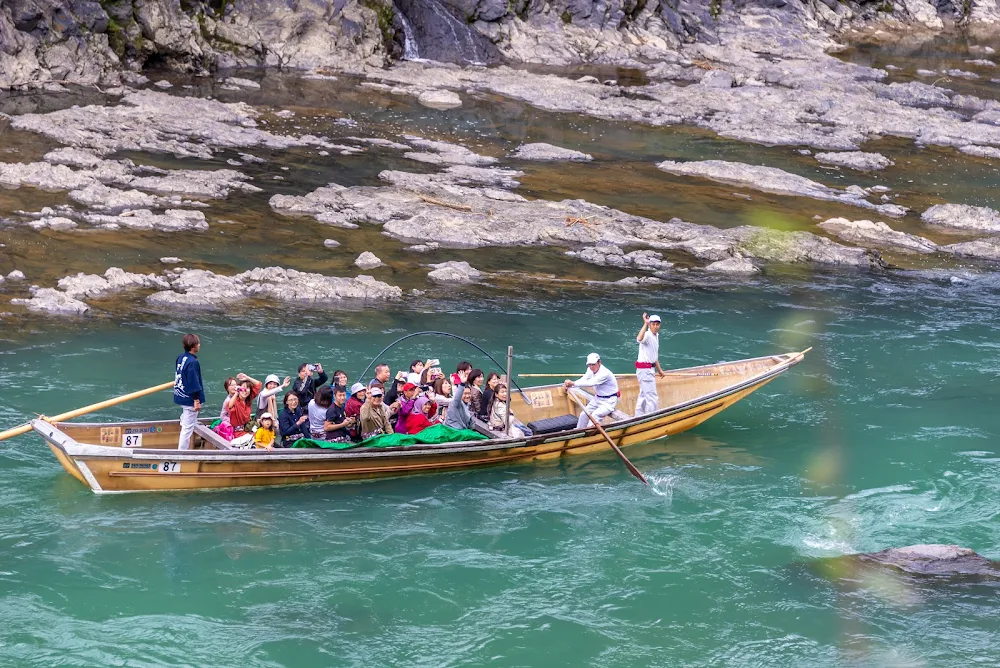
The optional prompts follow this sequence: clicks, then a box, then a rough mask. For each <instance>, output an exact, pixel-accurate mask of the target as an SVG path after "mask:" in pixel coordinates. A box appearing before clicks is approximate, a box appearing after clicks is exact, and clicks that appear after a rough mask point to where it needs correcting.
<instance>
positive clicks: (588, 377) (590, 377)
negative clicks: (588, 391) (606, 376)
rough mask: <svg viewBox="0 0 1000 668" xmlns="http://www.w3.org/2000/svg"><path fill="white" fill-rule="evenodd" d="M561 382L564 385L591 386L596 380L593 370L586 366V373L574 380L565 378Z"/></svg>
mask: <svg viewBox="0 0 1000 668" xmlns="http://www.w3.org/2000/svg"><path fill="white" fill-rule="evenodd" d="M563 384H564V385H565V386H566V387H593V386H594V385H596V384H597V382H596V381H595V380H594V372H593V371H591V370H590V369H589V368H588V369H587V373H585V374H583V375H582V376H580V377H579V378H577V379H576V380H567V381H565V382H564V383H563Z"/></svg>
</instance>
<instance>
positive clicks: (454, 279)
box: [427, 260, 483, 285]
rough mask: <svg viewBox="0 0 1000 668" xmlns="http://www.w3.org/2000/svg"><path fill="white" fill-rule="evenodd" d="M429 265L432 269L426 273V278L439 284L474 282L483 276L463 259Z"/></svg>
mask: <svg viewBox="0 0 1000 668" xmlns="http://www.w3.org/2000/svg"><path fill="white" fill-rule="evenodd" d="M430 266H431V267H433V271H431V272H430V273H429V274H427V278H429V279H430V280H432V281H434V282H435V283H438V284H441V285H459V284H465V283H475V282H476V281H478V280H479V279H480V278H482V276H483V274H482V272H481V271H479V270H478V269H474V268H473V267H472V266H470V265H469V263H468V262H465V261H461V262H457V261H454V260H452V261H449V262H441V263H439V264H432V265H430Z"/></svg>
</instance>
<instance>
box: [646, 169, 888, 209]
mask: <svg viewBox="0 0 1000 668" xmlns="http://www.w3.org/2000/svg"><path fill="white" fill-rule="evenodd" d="M656 166H657V167H658V168H659V169H661V170H663V171H665V172H668V173H670V174H682V175H685V176H698V177H702V178H707V179H711V180H713V181H720V182H723V183H731V184H735V185H739V186H744V187H750V188H755V189H757V190H762V191H764V192H770V193H775V194H777V195H794V196H798V197H812V198H813V199H819V200H826V201H831V202H841V203H843V204H850V205H851V206H858V207H861V208H865V209H871V210H873V211H878V212H879V213H881V214H883V215H886V216H892V217H901V216H904V215H906V212H907V209H905V208H904V207H901V206H898V205H895V204H872V203H871V202H869V201H868V200H866V199H864V191H863V190H860V191H851V190H847V191H842V190H837V189H835V188H830V187H828V186H825V185H823V184H821V183H817V182H816V181H812V180H810V179H807V178H805V177H804V176H798V175H797V174H791V173H789V172H786V171H784V170H781V169H778V168H776V167H764V166H762V165H747V164H744V163H741V162H727V161H725V160H704V161H700V162H674V161H672V160H665V161H663V162H661V163H658V164H657V165H656Z"/></svg>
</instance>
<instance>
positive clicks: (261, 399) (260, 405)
mask: <svg viewBox="0 0 1000 668" xmlns="http://www.w3.org/2000/svg"><path fill="white" fill-rule="evenodd" d="M290 382H292V379H291V378H289V377H288V376H285V382H284V383H279V382H278V376H277V375H275V374H273V373H272V374H271V375H270V376H268V377H267V378H265V379H264V389H263V390H261V392H260V394H258V395H257V419H258V420H259V419H260V417H261V415H262V414H263V413H265V412H267V413H270V414H271V417H272V419H273V418H274V416H275V415H277V414H278V400H277V398H276V396H277V394H278V392H281V391H282V390H283V389H285V388H286V387H288V384H289V383H290Z"/></svg>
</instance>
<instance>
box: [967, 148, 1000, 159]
mask: <svg viewBox="0 0 1000 668" xmlns="http://www.w3.org/2000/svg"><path fill="white" fill-rule="evenodd" d="M958 150H959V151H961V152H962V153H965V154H967V155H974V156H976V157H977V158H992V159H995V160H997V159H1000V148H993V147H992V146H963V147H962V148H960V149H958Z"/></svg>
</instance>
